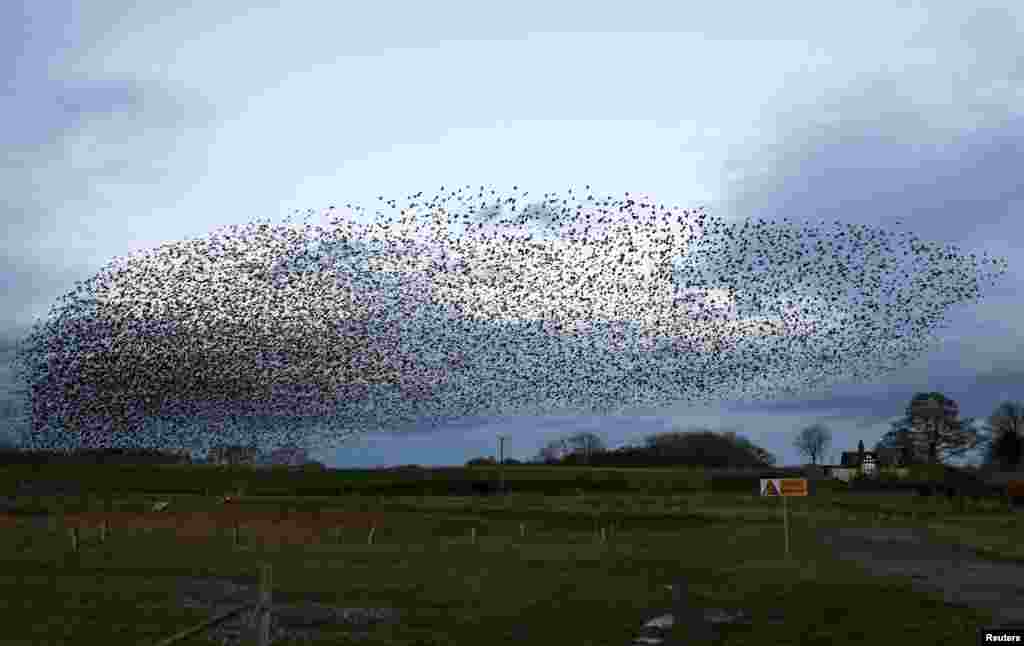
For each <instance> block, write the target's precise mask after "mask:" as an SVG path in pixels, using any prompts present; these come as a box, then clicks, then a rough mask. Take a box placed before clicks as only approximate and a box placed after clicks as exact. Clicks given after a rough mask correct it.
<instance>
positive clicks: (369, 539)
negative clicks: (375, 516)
mask: <svg viewBox="0 0 1024 646" xmlns="http://www.w3.org/2000/svg"><path fill="white" fill-rule="evenodd" d="M375 531H377V526H376V525H373V526H371V527H370V535H369V536H367V537H366V544H367V545H373V533H374V532H375Z"/></svg>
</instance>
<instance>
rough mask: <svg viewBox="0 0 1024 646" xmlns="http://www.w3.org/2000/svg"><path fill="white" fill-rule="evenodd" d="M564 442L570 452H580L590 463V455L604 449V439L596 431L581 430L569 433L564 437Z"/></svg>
mask: <svg viewBox="0 0 1024 646" xmlns="http://www.w3.org/2000/svg"><path fill="white" fill-rule="evenodd" d="M566 444H567V445H568V447H569V451H570V452H571V453H582V454H583V456H584V458H585V461H586V462H587V463H588V464H589V463H590V456H592V455H593V454H594V453H596V452H598V451H604V450H605V445H604V440H602V439H601V437H600V436H599V435H597V434H596V433H590V432H586V431H585V432H581V433H575V434H574V435H570V436H569V437H567V438H566Z"/></svg>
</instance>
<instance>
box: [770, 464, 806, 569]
mask: <svg viewBox="0 0 1024 646" xmlns="http://www.w3.org/2000/svg"><path fill="white" fill-rule="evenodd" d="M761 495H762V496H768V497H774V498H782V533H783V535H784V536H785V539H786V558H789V506H788V505H787V504H786V498H789V497H790V496H806V495H807V478H761Z"/></svg>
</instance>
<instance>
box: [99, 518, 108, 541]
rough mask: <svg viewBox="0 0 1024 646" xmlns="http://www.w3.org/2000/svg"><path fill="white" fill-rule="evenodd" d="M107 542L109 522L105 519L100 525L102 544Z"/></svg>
mask: <svg viewBox="0 0 1024 646" xmlns="http://www.w3.org/2000/svg"><path fill="white" fill-rule="evenodd" d="M106 542H107V520H106V519H105V518H104V519H103V521H102V522H101V523H100V543H106Z"/></svg>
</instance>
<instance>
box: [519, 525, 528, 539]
mask: <svg viewBox="0 0 1024 646" xmlns="http://www.w3.org/2000/svg"><path fill="white" fill-rule="evenodd" d="M525 537H526V523H519V538H525Z"/></svg>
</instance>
